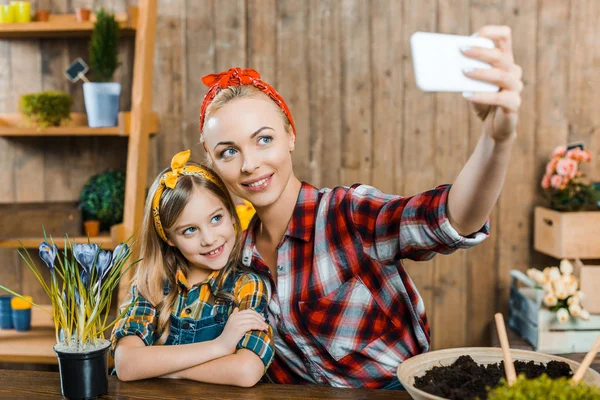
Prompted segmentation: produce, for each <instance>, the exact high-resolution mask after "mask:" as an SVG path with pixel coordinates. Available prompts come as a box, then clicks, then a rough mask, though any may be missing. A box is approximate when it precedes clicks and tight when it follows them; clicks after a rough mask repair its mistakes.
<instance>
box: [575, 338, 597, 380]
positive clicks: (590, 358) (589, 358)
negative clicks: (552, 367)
mask: <svg viewBox="0 0 600 400" xmlns="http://www.w3.org/2000/svg"><path fill="white" fill-rule="evenodd" d="M598 349H600V336H598V338H597V339H596V341H595V342H594V344H593V345H592V348H591V349H590V351H588V353H587V354H586V355H585V358H584V359H583V361H582V362H581V365H580V366H579V368H577V372H575V375H573V378H572V379H571V380H572V381H573V382H575V383H578V382H579V381H580V380H581V378H583V374H585V371H587V369H588V368H589V366H590V365H591V364H592V361H594V358H595V357H596V353H598Z"/></svg>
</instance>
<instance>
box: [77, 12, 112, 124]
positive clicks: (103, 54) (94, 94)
mask: <svg viewBox="0 0 600 400" xmlns="http://www.w3.org/2000/svg"><path fill="white" fill-rule="evenodd" d="M96 18H97V20H96V23H95V24H94V30H93V32H92V38H91V40H90V47H89V53H90V70H91V72H92V74H93V78H94V80H95V81H96V82H86V83H84V84H83V96H84V101H85V109H86V112H87V117H88V125H89V126H90V127H92V128H98V127H106V126H116V125H117V124H118V118H119V99H120V96H121V84H120V83H118V82H111V80H112V78H113V75H114V73H115V70H116V69H117V67H118V66H119V62H118V58H117V53H118V51H119V36H120V33H119V24H118V22H117V21H116V19H115V16H114V14H110V13H107V12H106V11H104V9H102V8H101V9H100V11H98V13H97V14H96Z"/></svg>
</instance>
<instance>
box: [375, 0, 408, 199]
mask: <svg viewBox="0 0 600 400" xmlns="http://www.w3.org/2000/svg"><path fill="white" fill-rule="evenodd" d="M371 14H372V15H371V23H370V25H371V38H372V46H371V69H372V71H373V77H372V79H373V87H372V91H373V152H372V153H373V160H372V169H371V178H370V180H369V181H370V182H371V184H372V185H373V186H374V187H376V188H378V189H379V190H382V191H384V192H386V193H399V192H398V189H399V188H397V184H398V182H399V181H400V180H401V177H402V170H401V159H400V156H401V154H402V124H403V113H402V112H401V110H402V109H403V108H404V104H403V100H404V99H403V94H402V92H403V90H402V89H403V83H404V70H403V67H404V63H403V59H402V57H403V52H404V48H403V43H404V42H403V40H404V37H403V35H404V31H403V29H402V24H399V23H398V21H402V18H403V17H402V4H401V2H398V1H394V0H378V1H375V2H374V3H373V4H372V5H371Z"/></svg>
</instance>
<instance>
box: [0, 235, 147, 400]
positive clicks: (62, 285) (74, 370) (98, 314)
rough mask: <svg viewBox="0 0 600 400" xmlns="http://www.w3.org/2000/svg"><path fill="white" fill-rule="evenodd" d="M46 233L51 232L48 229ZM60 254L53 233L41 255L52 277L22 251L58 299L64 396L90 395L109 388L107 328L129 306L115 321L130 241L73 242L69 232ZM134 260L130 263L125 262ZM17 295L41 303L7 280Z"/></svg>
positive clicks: (55, 316) (53, 299)
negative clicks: (106, 245)
mask: <svg viewBox="0 0 600 400" xmlns="http://www.w3.org/2000/svg"><path fill="white" fill-rule="evenodd" d="M44 236H45V234H44ZM64 249H65V250H64V251H63V253H62V254H59V251H58V248H57V246H56V244H54V241H53V240H52V238H50V240H49V241H48V240H47V239H45V241H44V242H42V243H40V246H39V257H40V259H41V260H42V261H43V262H44V264H45V265H46V267H47V268H48V269H49V270H50V282H49V283H48V282H46V281H45V280H44V277H43V274H42V273H41V271H40V269H39V268H38V267H37V265H36V262H35V261H34V260H33V259H32V258H31V256H30V255H29V253H28V251H27V250H26V249H25V248H24V247H23V249H22V250H19V255H20V256H21V258H22V259H23V260H24V261H25V264H26V265H27V267H29V269H30V270H31V272H32V273H33V274H34V275H35V277H36V278H37V279H38V281H39V282H40V285H41V286H42V288H43V289H44V291H45V292H46V294H47V295H48V297H49V298H50V300H51V303H52V312H50V311H48V310H46V309H44V308H42V310H44V311H46V312H48V313H50V314H51V316H52V317H53V319H54V326H55V331H56V345H55V346H54V351H55V352H56V355H57V357H58V366H59V370H60V383H61V390H62V394H63V396H65V397H67V398H78V399H88V398H94V397H97V396H101V395H103V394H106V393H107V391H108V376H107V375H108V370H107V360H106V353H107V350H108V347H109V345H110V341H108V340H106V339H105V337H104V332H106V331H107V330H108V329H110V328H111V327H112V325H113V324H114V323H115V322H116V321H118V320H119V319H120V318H121V317H122V316H123V315H124V314H125V313H126V312H128V311H129V308H126V309H125V310H124V311H123V313H122V314H121V315H119V316H118V317H117V319H115V320H114V321H112V322H109V312H110V303H111V299H112V296H113V291H114V290H115V288H116V287H117V286H118V284H119V281H120V280H121V278H122V277H123V276H124V275H125V274H126V273H127V271H128V270H129V268H131V267H132V266H133V265H135V264H136V263H137V261H136V262H129V258H130V256H131V250H130V247H129V246H128V245H127V244H126V243H121V244H119V245H118V246H117V247H116V248H115V249H114V251H112V252H111V251H107V250H102V249H100V248H99V246H98V245H97V244H89V243H88V244H73V242H71V241H70V240H69V239H68V238H67V237H65V240H64ZM127 263H129V265H128V266H127V267H125V265H126V264H127ZM0 288H2V289H4V290H6V291H7V292H9V293H11V294H12V295H14V296H16V297H19V298H21V299H22V300H23V301H26V302H28V303H31V305H33V306H35V307H39V306H38V305H37V304H34V303H33V302H32V301H30V300H29V299H27V298H26V297H24V296H21V295H19V294H17V293H15V292H14V291H12V290H10V289H8V288H6V287H4V286H1V285H0Z"/></svg>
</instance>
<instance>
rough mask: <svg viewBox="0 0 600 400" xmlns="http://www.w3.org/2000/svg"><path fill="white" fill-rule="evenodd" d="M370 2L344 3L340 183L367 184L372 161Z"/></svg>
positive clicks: (354, 1) (342, 12)
mask: <svg viewBox="0 0 600 400" xmlns="http://www.w3.org/2000/svg"><path fill="white" fill-rule="evenodd" d="M370 8H371V7H370V5H369V3H368V2H365V1H362V0H349V1H344V2H342V3H341V16H342V23H341V30H342V54H341V55H342V169H341V171H340V175H341V176H340V178H341V179H340V183H341V184H343V185H352V184H354V183H357V182H358V183H364V182H368V181H369V180H370V178H371V166H372V159H373V155H374V154H373V143H372V136H373V125H372V124H373V120H372V116H373V110H372V104H373V98H372V90H371V74H372V70H371V66H372V64H371V60H370V40H371V38H370V36H369V18H370V14H369V10H370Z"/></svg>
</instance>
